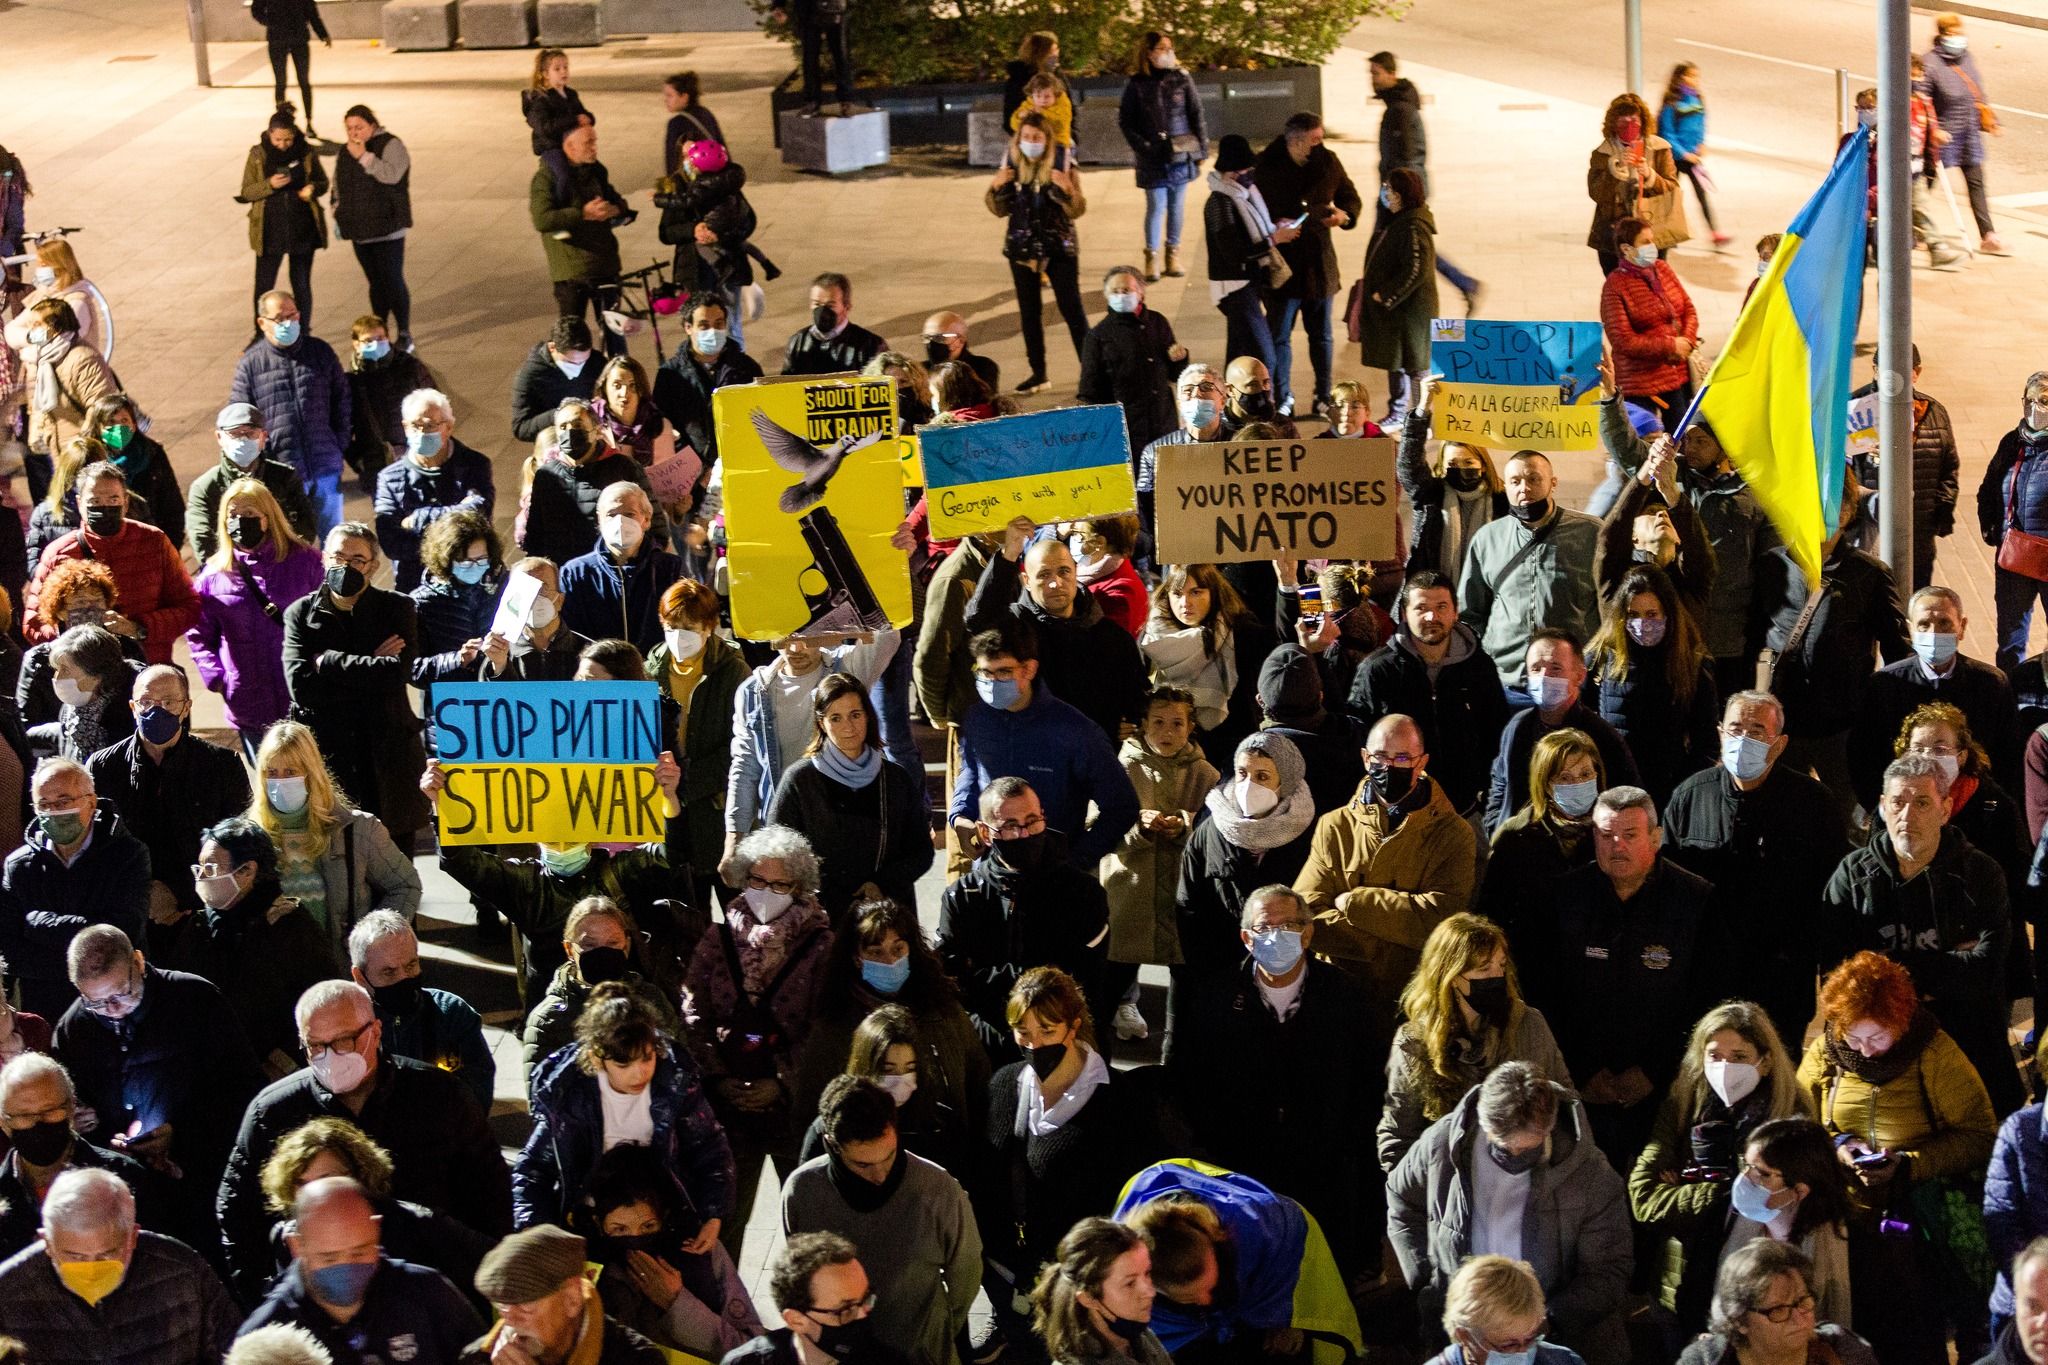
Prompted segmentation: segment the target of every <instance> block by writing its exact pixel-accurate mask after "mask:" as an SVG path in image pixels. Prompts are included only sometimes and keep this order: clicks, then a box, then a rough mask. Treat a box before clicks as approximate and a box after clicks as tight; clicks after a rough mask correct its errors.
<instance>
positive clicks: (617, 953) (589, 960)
mask: <svg viewBox="0 0 2048 1365" xmlns="http://www.w3.org/2000/svg"><path fill="white" fill-rule="evenodd" d="M576 974H577V975H578V976H580V977H582V978H583V984H584V985H586V986H595V985H597V984H599V983H600V982H605V981H618V980H620V979H622V978H623V977H624V976H625V975H626V950H625V949H624V948H585V949H584V950H583V951H582V952H580V953H578V954H577V955H576Z"/></svg>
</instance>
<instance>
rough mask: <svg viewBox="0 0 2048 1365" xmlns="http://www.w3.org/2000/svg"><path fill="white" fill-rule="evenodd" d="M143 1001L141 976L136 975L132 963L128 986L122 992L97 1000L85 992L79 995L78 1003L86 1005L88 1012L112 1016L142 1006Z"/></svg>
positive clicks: (129, 969)
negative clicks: (121, 1010)
mask: <svg viewBox="0 0 2048 1365" xmlns="http://www.w3.org/2000/svg"><path fill="white" fill-rule="evenodd" d="M141 1001H142V981H141V978H140V976H139V975H138V974H137V973H136V970H135V964H134V963H133V962H130V963H129V964H128V984H127V985H125V986H123V987H122V988H121V989H120V990H118V991H115V992H113V993H112V994H110V995H102V996H99V997H97V998H95V997H93V996H90V995H87V994H85V993H84V992H83V991H81V992H79V995H78V1003H80V1004H81V1005H84V1006H85V1007H86V1008H87V1009H88V1010H91V1011H92V1012H93V1013H94V1014H110V1013H112V1012H113V1011H114V1010H117V1009H128V1008H133V1007H134V1006H136V1005H137V1004H140V1003H141Z"/></svg>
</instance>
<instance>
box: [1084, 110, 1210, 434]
mask: <svg viewBox="0 0 2048 1365" xmlns="http://www.w3.org/2000/svg"><path fill="white" fill-rule="evenodd" d="M1183 79H1185V77H1183ZM1102 297H1103V299H1104V300H1105V301H1106V302H1107V303H1108V304H1109V312H1108V314H1107V315H1106V316H1105V317H1104V318H1103V319H1102V321H1100V322H1098V323H1096V324H1095V325H1094V326H1093V327H1092V328H1090V329H1089V331H1088V335H1087V337H1086V339H1085V340H1084V341H1083V342H1082V344H1081V382H1080V385H1079V386H1078V387H1077V388H1076V390H1075V394H1074V396H1075V400H1076V401H1077V402H1081V403H1120V404H1122V405H1123V410H1124V432H1125V434H1126V435H1127V436H1128V437H1129V439H1130V448H1131V449H1132V450H1143V449H1144V448H1145V447H1146V446H1147V445H1149V444H1150V443H1151V442H1152V441H1153V440H1154V439H1155V438H1157V437H1160V436H1164V435H1166V434H1167V433H1168V432H1170V431H1172V430H1173V429H1174V428H1175V427H1176V426H1178V425H1179V423H1178V422H1176V421H1175V420H1174V419H1175V416H1176V414H1175V411H1174V398H1173V394H1174V387H1173V383H1174V380H1173V377H1174V376H1175V375H1176V374H1179V373H1180V367H1181V366H1182V365H1183V364H1185V363H1186V362H1187V359H1188V348H1187V347H1185V346H1183V345H1181V344H1180V342H1179V341H1177V340H1175V339H1174V335H1173V324H1172V323H1171V322H1169V321H1168V320H1167V318H1166V315H1165V314H1164V313H1161V312H1159V311H1158V310H1156V309H1150V308H1147V307H1146V306H1145V285H1144V282H1143V281H1142V280H1140V279H1139V278H1138V272H1137V271H1136V270H1134V269H1132V268H1131V267H1130V266H1127V265H1119V266H1112V267H1111V268H1110V269H1109V270H1108V271H1107V272H1106V273H1105V274H1104V275H1103V277H1102Z"/></svg>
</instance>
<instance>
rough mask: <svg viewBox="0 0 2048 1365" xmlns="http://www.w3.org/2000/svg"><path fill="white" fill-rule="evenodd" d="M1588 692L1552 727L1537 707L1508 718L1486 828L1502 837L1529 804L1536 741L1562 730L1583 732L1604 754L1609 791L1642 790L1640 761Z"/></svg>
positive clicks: (1494, 772)
mask: <svg viewBox="0 0 2048 1365" xmlns="http://www.w3.org/2000/svg"><path fill="white" fill-rule="evenodd" d="M1586 700H1587V698H1586V694H1585V692H1584V691H1583V690H1582V691H1581V692H1580V693H1579V700H1578V702H1577V703H1576V704H1574V705H1573V706H1572V707H1571V708H1570V709H1569V710H1567V711H1566V712H1565V713H1564V714H1563V715H1562V716H1560V717H1559V718H1558V721H1557V724H1555V725H1552V724H1551V723H1550V722H1548V721H1546V720H1545V719H1544V718H1543V713H1542V712H1541V711H1539V710H1537V709H1536V708H1535V707H1533V706H1529V707H1524V708H1523V709H1522V710H1519V711H1517V712H1515V713H1514V714H1513V715H1512V716H1510V717H1509V718H1508V723H1507V727H1506V728H1505V729H1503V730H1502V731H1501V736H1500V747H1499V749H1497V750H1496V751H1495V752H1494V758H1493V769H1492V771H1491V773H1490V774H1489V775H1488V779H1487V787H1486V828H1487V829H1489V830H1493V831H1495V832H1498V831H1499V829H1500V827H1501V825H1502V824H1503V823H1504V822H1505V821H1506V820H1507V818H1508V816H1510V815H1512V814H1513V813H1514V812H1516V811H1518V810H1520V809H1521V808H1522V807H1523V806H1525V805H1527V804H1528V801H1529V760H1530V759H1531V758H1533V757H1534V756H1535V753H1536V741H1537V740H1539V739H1541V738H1543V737H1544V736H1545V735H1547V734H1551V733H1553V732H1555V731H1558V730H1583V731H1585V732H1586V734H1587V735H1589V736H1591V737H1592V740H1593V746H1594V747H1595V748H1597V749H1598V750H1599V751H1600V763H1601V766H1602V767H1603V768H1605V769H1606V774H1605V776H1606V778H1607V783H1606V785H1607V786H1610V787H1619V786H1622V785H1623V784H1627V785H1629V786H1634V785H1636V782H1637V776H1638V774H1637V772H1636V763H1635V757H1634V756H1633V755H1632V754H1630V753H1629V748H1628V742H1627V741H1626V740H1624V739H1622V737H1621V735H1620V734H1619V733H1618V732H1617V731H1616V730H1615V728H1614V727H1613V726H1612V725H1609V724H1608V723H1607V722H1606V721H1605V720H1603V719H1601V718H1600V716H1599V715H1598V714H1597V713H1596V712H1595V711H1594V710H1593V708H1592V707H1590V706H1588V705H1586Z"/></svg>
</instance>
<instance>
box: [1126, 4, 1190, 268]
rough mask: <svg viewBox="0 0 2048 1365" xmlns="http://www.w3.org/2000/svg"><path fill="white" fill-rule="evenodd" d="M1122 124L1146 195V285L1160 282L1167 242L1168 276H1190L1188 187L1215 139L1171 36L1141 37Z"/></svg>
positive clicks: (1133, 65)
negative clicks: (1185, 223) (1184, 239)
mask: <svg viewBox="0 0 2048 1365" xmlns="http://www.w3.org/2000/svg"><path fill="white" fill-rule="evenodd" d="M1116 122H1117V129H1118V130H1119V131H1120V132H1122V133H1123V135H1124V141H1126V142H1128V143H1130V144H1131V151H1132V153H1133V155H1134V156H1135V157H1136V159H1137V177H1138V188H1140V189H1142V190H1144V191H1145V280H1146V282H1147V283H1156V282H1157V281H1158V279H1159V274H1160V262H1159V248H1160V245H1161V241H1162V239H1163V240H1164V244H1165V247H1166V273H1167V274H1169V275H1185V274H1186V273H1187V271H1186V270H1185V269H1183V268H1182V263H1181V255H1180V229H1181V214H1182V205H1183V203H1184V201H1185V199H1186V197H1187V191H1188V182H1189V181H1191V180H1193V179H1194V178H1195V176H1196V175H1197V174H1199V173H1200V171H1201V168H1202V162H1203V161H1204V160H1205V159H1206V158H1207V157H1208V155H1209V138H1208V134H1207V132H1206V131H1205V130H1204V128H1203V124H1202V97H1201V95H1200V94H1199V93H1197V92H1196V90H1195V83H1194V81H1193V80H1192V79H1191V78H1190V77H1189V76H1188V73H1187V72H1185V71H1183V70H1181V69H1180V59H1179V58H1178V57H1176V56H1175V55H1174V51H1173V38H1172V37H1171V36H1170V35H1168V34H1164V33H1157V32H1147V33H1144V34H1141V35H1139V38H1138V44H1137V50H1136V52H1134V53H1133V54H1132V57H1131V80H1130V83H1129V84H1128V85H1126V86H1125V87H1124V94H1123V102H1122V104H1121V106H1120V107H1119V108H1118V110H1117V120H1116Z"/></svg>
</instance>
